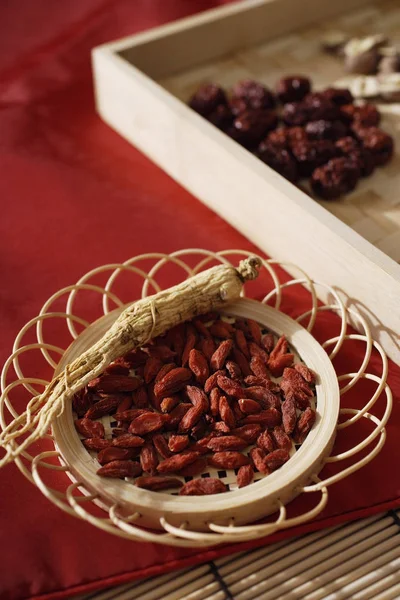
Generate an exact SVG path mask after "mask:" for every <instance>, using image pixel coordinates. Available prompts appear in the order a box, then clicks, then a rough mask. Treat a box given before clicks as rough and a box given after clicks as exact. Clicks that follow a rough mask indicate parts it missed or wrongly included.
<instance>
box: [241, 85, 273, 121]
mask: <svg viewBox="0 0 400 600" xmlns="http://www.w3.org/2000/svg"><path fill="white" fill-rule="evenodd" d="M234 101H236V104H237V103H238V102H237V101H240V102H241V105H242V106H243V108H242V109H239V108H238V109H237V112H239V113H240V112H243V110H247V109H258V108H264V109H270V108H274V106H275V97H274V95H273V93H272V92H271V91H270V90H269V89H268V88H267V87H265V85H263V84H262V83H260V82H258V81H253V80H252V79H244V80H243V81H239V82H238V83H237V84H236V85H234V87H233V88H232V101H231V104H233V105H234V106H235V102H234ZM239 106H240V104H239Z"/></svg>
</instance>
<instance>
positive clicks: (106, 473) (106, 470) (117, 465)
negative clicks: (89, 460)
mask: <svg viewBox="0 0 400 600" xmlns="http://www.w3.org/2000/svg"><path fill="white" fill-rule="evenodd" d="M141 472H142V469H141V466H140V464H139V463H138V462H133V461H132V460H113V461H112V462H109V463H107V464H106V465H104V467H100V469H98V471H97V475H100V476H101V477H113V478H118V479H124V478H125V477H137V476H138V475H140V473H141Z"/></svg>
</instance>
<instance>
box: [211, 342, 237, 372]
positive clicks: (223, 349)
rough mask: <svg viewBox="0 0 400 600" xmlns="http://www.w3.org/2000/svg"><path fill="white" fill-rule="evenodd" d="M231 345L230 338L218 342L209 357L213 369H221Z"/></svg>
mask: <svg viewBox="0 0 400 600" xmlns="http://www.w3.org/2000/svg"><path fill="white" fill-rule="evenodd" d="M232 347H233V342H232V340H225V341H223V342H221V343H220V345H219V346H218V348H217V349H216V351H215V352H214V354H213V355H212V357H211V360H210V364H211V368H212V370H213V371H218V370H219V369H222V368H223V366H224V364H225V361H226V359H227V358H228V356H229V354H230V352H231V350H232Z"/></svg>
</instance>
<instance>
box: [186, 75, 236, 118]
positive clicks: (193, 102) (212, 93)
mask: <svg viewBox="0 0 400 600" xmlns="http://www.w3.org/2000/svg"><path fill="white" fill-rule="evenodd" d="M226 103H227V99H226V95H225V92H224V90H223V89H222V88H221V87H219V86H218V85H215V84H214V83H205V84H204V85H202V86H200V87H199V89H198V90H197V92H196V93H195V94H193V96H192V97H191V98H190V100H189V106H190V107H191V108H192V109H193V110H195V111H196V112H197V113H199V114H200V115H203V116H206V115H208V114H210V113H211V112H213V111H214V110H215V109H216V108H217V106H219V105H221V104H226Z"/></svg>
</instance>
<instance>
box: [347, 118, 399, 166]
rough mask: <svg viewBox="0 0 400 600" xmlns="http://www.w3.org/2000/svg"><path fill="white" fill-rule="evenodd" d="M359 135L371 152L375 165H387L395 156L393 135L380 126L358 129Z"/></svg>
mask: <svg viewBox="0 0 400 600" xmlns="http://www.w3.org/2000/svg"><path fill="white" fill-rule="evenodd" d="M356 133H357V136H358V137H359V138H360V139H361V141H362V144H363V146H364V148H365V149H366V150H369V152H371V154H372V156H373V159H374V163H375V166H378V167H380V166H382V165H385V164H386V163H387V162H389V160H390V159H391V158H392V156H393V149H394V142H393V138H392V136H390V135H389V134H388V133H385V132H384V131H382V130H381V129H378V127H368V128H367V129H357V130H356Z"/></svg>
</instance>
